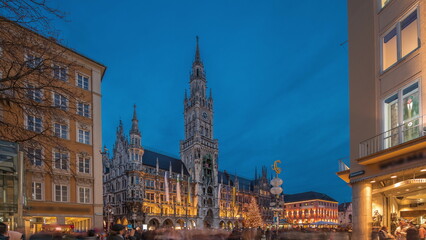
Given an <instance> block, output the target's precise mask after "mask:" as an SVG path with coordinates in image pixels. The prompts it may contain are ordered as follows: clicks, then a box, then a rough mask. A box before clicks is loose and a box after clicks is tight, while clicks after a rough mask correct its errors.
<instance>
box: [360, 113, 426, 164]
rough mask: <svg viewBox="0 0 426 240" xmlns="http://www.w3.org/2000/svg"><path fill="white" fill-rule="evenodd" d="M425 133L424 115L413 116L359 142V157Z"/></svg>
mask: <svg viewBox="0 0 426 240" xmlns="http://www.w3.org/2000/svg"><path fill="white" fill-rule="evenodd" d="M425 135H426V128H425V122H424V116H420V117H417V118H413V119H411V120H409V121H404V122H403V123H402V124H401V125H399V126H397V127H395V128H392V129H390V130H388V131H386V132H384V133H381V134H379V135H377V136H375V137H372V138H370V139H367V140H365V141H362V142H361V143H360V144H359V157H360V158H362V157H365V156H368V155H371V154H374V153H377V152H380V151H382V150H385V149H388V148H390V147H394V146H397V145H400V144H402V143H404V142H408V141H410V140H413V139H416V138H419V137H422V136H425Z"/></svg>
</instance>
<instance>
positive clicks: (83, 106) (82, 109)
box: [77, 102, 90, 117]
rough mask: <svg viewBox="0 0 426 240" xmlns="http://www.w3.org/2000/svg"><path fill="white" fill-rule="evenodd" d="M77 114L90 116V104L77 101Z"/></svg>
mask: <svg viewBox="0 0 426 240" xmlns="http://www.w3.org/2000/svg"><path fill="white" fill-rule="evenodd" d="M77 114H78V115H80V116H83V117H90V104H87V103H81V102H79V103H77Z"/></svg>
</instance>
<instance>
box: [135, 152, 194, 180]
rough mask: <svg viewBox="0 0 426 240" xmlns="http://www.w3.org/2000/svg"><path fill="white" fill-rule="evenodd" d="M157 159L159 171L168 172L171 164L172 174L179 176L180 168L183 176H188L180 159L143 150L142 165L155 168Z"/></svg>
mask: <svg viewBox="0 0 426 240" xmlns="http://www.w3.org/2000/svg"><path fill="white" fill-rule="evenodd" d="M157 159H158V165H159V166H158V167H159V168H160V169H161V170H164V171H168V170H169V169H170V164H171V165H172V172H174V173H177V174H180V173H181V168H182V167H183V174H184V175H186V176H189V172H188V170H187V169H186V167H185V164H184V163H183V162H182V161H181V160H180V159H177V158H174V157H170V156H167V155H165V154H162V153H158V152H154V151H151V150H147V149H145V152H144V154H143V157H142V163H143V164H144V165H147V166H151V167H154V168H155V167H157Z"/></svg>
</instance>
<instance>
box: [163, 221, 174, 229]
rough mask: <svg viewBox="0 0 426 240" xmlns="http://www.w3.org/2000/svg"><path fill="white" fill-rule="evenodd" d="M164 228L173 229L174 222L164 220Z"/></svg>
mask: <svg viewBox="0 0 426 240" xmlns="http://www.w3.org/2000/svg"><path fill="white" fill-rule="evenodd" d="M163 227H164V228H173V227H174V224H173V221H172V220H170V219H166V220H164V222H163Z"/></svg>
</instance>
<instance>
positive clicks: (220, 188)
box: [217, 183, 222, 207]
mask: <svg viewBox="0 0 426 240" xmlns="http://www.w3.org/2000/svg"><path fill="white" fill-rule="evenodd" d="M221 190H222V183H219V188H218V190H217V205H218V206H219V207H220V198H221V196H220V191H221Z"/></svg>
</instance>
